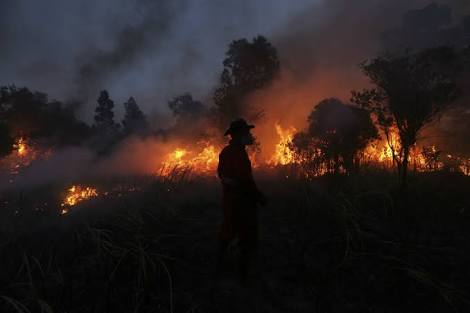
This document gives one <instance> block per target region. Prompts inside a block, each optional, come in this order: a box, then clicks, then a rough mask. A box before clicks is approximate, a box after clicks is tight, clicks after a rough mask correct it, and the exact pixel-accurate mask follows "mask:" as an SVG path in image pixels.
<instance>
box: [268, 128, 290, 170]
mask: <svg viewBox="0 0 470 313" xmlns="http://www.w3.org/2000/svg"><path fill="white" fill-rule="evenodd" d="M275 127H276V132H277V135H278V136H279V142H278V143H277V144H276V147H275V151H274V155H273V156H272V157H271V159H270V160H269V161H268V164H270V165H286V164H290V163H294V161H295V155H294V151H292V150H291V148H290V147H289V145H290V144H291V143H292V140H293V139H294V134H295V132H296V129H295V128H294V127H289V128H288V129H283V128H282V127H281V125H279V124H278V123H276V125H275Z"/></svg>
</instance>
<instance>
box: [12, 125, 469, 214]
mask: <svg viewBox="0 0 470 313" xmlns="http://www.w3.org/2000/svg"><path fill="white" fill-rule="evenodd" d="M274 130H275V134H276V136H277V137H278V141H277V143H276V144H275V147H274V153H273V154H272V155H271V156H270V157H269V158H265V160H264V161H263V160H261V162H260V161H259V160H258V157H259V156H258V155H257V154H256V152H253V153H250V159H252V163H253V166H254V167H258V166H262V165H263V164H264V165H265V166H267V167H276V166H286V165H290V164H295V163H297V162H299V160H298V159H297V158H296V156H295V152H294V151H293V150H292V149H291V147H290V144H291V142H292V140H293V138H294V134H295V133H296V129H295V128H294V127H283V126H281V125H280V124H279V123H275V124H274ZM196 147H202V148H199V149H195V148H194V147H177V148H175V149H174V150H173V151H171V152H170V153H168V154H167V156H166V157H165V158H164V160H163V161H161V163H160V165H159V166H157V168H158V170H157V171H156V175H157V176H160V177H168V176H171V175H172V174H173V173H174V172H175V171H187V172H191V173H195V174H197V175H215V170H216V167H217V164H218V154H219V152H220V150H221V149H222V146H220V145H217V144H213V143H211V142H210V141H205V142H198V143H197V144H196ZM399 147H400V146H399V139H398V134H397V132H396V131H392V132H391V133H390V135H389V137H388V140H387V139H386V136H383V135H382V138H381V139H379V140H377V141H375V142H372V143H371V144H369V145H368V146H367V147H366V148H365V149H364V150H363V151H362V154H361V163H362V164H375V165H378V166H380V167H383V168H384V169H392V168H394V165H395V161H394V158H393V154H394V153H396V151H398V150H399ZM425 149H426V147H417V146H415V147H413V149H412V151H411V153H410V159H409V161H410V169H412V170H414V171H417V172H426V171H436V170H442V169H444V168H445V169H447V170H448V171H451V172H461V173H463V174H465V175H467V176H470V158H461V157H458V156H453V155H450V154H442V153H441V151H438V149H437V147H435V146H430V147H427V149H428V150H427V153H428V154H431V155H434V159H433V161H432V162H433V163H432V164H431V165H430V162H429V159H428V160H427V159H426V157H425ZM394 151H395V152H394ZM50 153H51V150H44V151H41V150H40V149H37V148H36V147H35V146H34V144H33V143H32V142H31V141H30V140H28V139H26V138H23V137H19V138H17V140H16V141H15V145H14V151H13V153H12V154H11V155H10V156H8V157H7V158H5V160H3V166H5V165H6V168H7V170H8V171H9V174H10V177H11V179H10V181H13V179H14V177H15V175H18V173H19V172H20V170H21V168H24V167H27V166H29V165H30V164H31V163H32V162H33V161H34V160H35V159H38V158H44V157H47V155H49V154H50ZM324 167H325V166H324ZM326 172H327V170H326V167H325V168H324V170H322V169H320V170H319V172H318V173H320V174H319V175H321V174H323V173H326ZM154 174H155V173H154ZM104 194H106V193H104ZM97 196H98V192H97V190H96V188H94V187H91V186H81V185H73V186H71V187H70V188H69V189H67V192H66V195H65V198H64V200H63V202H62V203H61V210H60V212H61V214H66V213H68V212H69V210H70V208H71V207H73V206H75V205H77V204H78V203H80V202H82V201H86V200H88V199H91V198H93V197H97Z"/></svg>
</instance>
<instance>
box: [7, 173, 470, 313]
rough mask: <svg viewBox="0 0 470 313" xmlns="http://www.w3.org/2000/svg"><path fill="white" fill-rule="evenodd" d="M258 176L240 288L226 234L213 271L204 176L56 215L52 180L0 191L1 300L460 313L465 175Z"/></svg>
mask: <svg viewBox="0 0 470 313" xmlns="http://www.w3.org/2000/svg"><path fill="white" fill-rule="evenodd" d="M257 174H258V175H257V177H258V185H259V186H260V188H261V189H263V190H264V191H265V193H266V194H267V196H268V199H269V203H268V205H267V206H266V207H263V208H261V209H260V232H259V240H260V245H259V251H258V257H257V261H256V264H255V265H254V268H253V271H252V275H251V278H250V279H251V280H250V285H249V286H248V287H242V286H241V285H239V284H238V280H237V277H236V276H237V274H236V264H235V261H234V260H235V259H236V255H237V253H238V249H237V244H236V242H235V243H234V244H233V245H232V246H231V247H230V251H229V254H230V255H229V258H228V262H227V264H226V271H225V274H224V276H223V277H222V278H220V279H218V280H216V279H214V278H213V274H214V266H215V261H216V260H215V256H216V255H215V254H216V247H217V228H218V225H219V223H220V221H221V219H222V210H221V208H220V205H219V201H220V186H219V183H218V181H217V180H216V179H215V178H210V177H209V178H207V177H206V178H198V177H195V178H194V177H193V178H188V177H182V178H181V177H180V178H179V179H168V180H157V179H150V178H145V179H144V178H142V179H135V181H134V182H133V184H134V185H136V186H138V188H137V189H136V190H135V191H133V192H127V193H124V192H123V193H122V194H121V193H115V194H113V195H112V196H108V197H97V198H94V199H92V200H90V201H86V202H82V203H80V204H79V205H77V206H74V207H73V208H72V209H71V211H70V212H69V213H68V214H65V215H59V214H58V210H57V208H56V207H54V206H52V205H51V203H54V201H57V199H55V198H54V197H57V192H56V191H57V189H56V186H49V187H47V188H46V187H44V188H43V189H41V190H28V191H22V192H21V193H20V192H16V193H10V194H4V195H3V196H2V197H3V198H2V201H3V204H2V205H3V207H2V213H1V215H2V216H1V219H2V221H1V225H2V231H1V233H0V240H1V243H0V244H1V247H0V256H1V271H0V283H1V284H0V288H1V289H0V311H1V312H5V313H7V312H48V313H49V312H69V313H79V312H113V313H118V312H397V313H398V312H469V310H470V283H469V281H470V280H469V278H470V253H469V252H470V251H469V248H468V247H469V245H468V241H469V240H470V227H469V225H470V177H465V176H463V175H457V174H455V175H453V174H451V173H428V174H416V175H414V176H412V177H411V180H410V185H409V190H408V191H407V193H401V192H398V190H397V188H396V186H397V184H396V177H395V176H394V175H393V174H390V173H387V172H382V171H376V172H370V173H367V175H361V176H350V177H327V176H324V177H319V178H315V179H312V180H305V179H296V178H288V177H286V176H287V175H286V173H285V172H283V171H282V170H279V171H278V172H275V173H273V172H270V173H257ZM108 183H109V182H107V183H106V184H108ZM103 184H104V185H105V183H103ZM104 185H103V186H104ZM37 199H41V201H42V202H41V203H43V202H44V201H48V203H49V208H47V207H41V208H39V209H38V206H37V204H36V203H35V201H36V202H37V201H39V200H37ZM44 199H46V200H44ZM52 208H54V209H52Z"/></svg>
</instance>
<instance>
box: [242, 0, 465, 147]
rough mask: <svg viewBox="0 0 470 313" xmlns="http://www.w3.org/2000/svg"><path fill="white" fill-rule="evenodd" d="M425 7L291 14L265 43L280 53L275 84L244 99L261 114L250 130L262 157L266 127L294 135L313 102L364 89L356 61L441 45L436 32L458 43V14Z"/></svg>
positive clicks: (338, 6)
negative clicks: (290, 130) (413, 19)
mask: <svg viewBox="0 0 470 313" xmlns="http://www.w3.org/2000/svg"><path fill="white" fill-rule="evenodd" d="M428 5H429V1H419V0H416V1H401V0H400V1H377V0H367V1H360V2H357V1H356V2H352V1H346V0H334V1H328V2H326V1H325V2H323V3H320V4H318V5H317V6H315V8H314V10H312V11H305V12H304V13H303V14H299V15H298V16H295V17H292V18H291V20H290V21H289V23H288V25H287V26H286V27H285V29H284V31H281V32H279V33H277V34H276V36H275V37H274V38H273V41H274V45H275V46H276V47H277V48H278V50H279V54H280V56H281V65H282V74H281V76H280V79H279V80H277V81H275V82H273V84H272V85H271V86H269V87H268V88H266V89H264V90H261V91H259V92H256V93H255V94H253V95H252V96H251V97H250V98H249V99H248V100H247V101H250V102H251V103H252V104H253V105H254V106H257V107H258V108H260V109H262V110H264V112H265V118H264V120H263V121H260V125H259V127H258V128H257V130H256V132H257V135H258V137H259V138H260V141H261V142H262V144H263V147H264V148H263V154H264V155H265V156H269V155H271V154H272V152H273V150H274V143H275V142H276V140H278V138H277V135H276V130H275V128H274V127H273V123H274V122H278V123H280V125H281V126H284V127H285V128H287V127H288V126H291V125H294V126H295V127H296V129H297V130H302V129H303V128H304V127H305V126H306V123H307V116H308V115H309V113H310V112H311V111H312V110H313V108H314V107H315V105H316V104H317V103H318V102H320V101H321V100H323V99H325V98H330V97H336V98H339V99H341V100H342V101H345V102H349V99H350V95H351V90H360V89H362V88H366V87H368V86H369V81H368V80H367V78H366V77H365V75H364V74H363V73H362V72H361V70H360V67H359V64H360V63H361V62H363V61H365V60H367V59H370V58H373V57H376V56H377V55H380V54H382V53H385V52H403V51H404V48H406V49H411V50H413V49H420V48H423V47H431V46H436V45H439V44H443V43H447V42H446V41H436V38H435V37H433V35H434V36H436V34H438V35H439V37H441V38H454V39H455V42H454V43H457V44H462V42H463V41H464V39H465V38H466V37H465V36H466V34H465V33H464V32H463V31H462V30H463V27H462V19H461V16H460V15H462V14H463V13H462V12H461V11H459V12H458V13H459V14H458V15H459V16H456V17H454V19H453V20H452V19H451V17H450V16H449V12H450V11H451V8H452V7H447V6H446V5H443V6H438V5H436V4H432V5H429V6H428ZM410 12H411V13H410ZM467 12H469V11H467ZM410 14H412V15H413V16H416V17H417V21H416V22H415V23H410V22H409V19H410V18H409V16H410ZM418 18H419V19H418ZM446 18H447V20H446ZM449 19H450V20H449ZM443 21H444V22H443ZM410 24H411V25H410ZM418 25H424V26H423V27H424V28H420V27H418ZM423 34H424V35H425V36H424V35H423ZM467 35H470V34H467ZM468 37H469V38H470V36H468ZM468 42H470V41H468Z"/></svg>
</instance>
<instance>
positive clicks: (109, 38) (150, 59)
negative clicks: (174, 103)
mask: <svg viewBox="0 0 470 313" xmlns="http://www.w3.org/2000/svg"><path fill="white" fill-rule="evenodd" d="M314 2H315V1H314ZM311 3H312V1H308V0H301V1H296V2H295V3H286V2H285V1H282V0H275V1H269V3H268V2H265V1H235V0H233V1H224V2H214V1H210V0H201V1H190V0H176V1H175V0H160V1H149V0H135V1H127V0H105V1H99V2H97V1H86V0H82V1H74V2H73V3H70V2H64V1H59V0H44V1H41V2H40V3H39V2H31V1H27V0H19V1H16V0H15V1H14V0H5V1H2V3H1V4H0V23H1V24H0V32H1V33H0V35H1V37H2V42H3V43H6V44H4V46H2V49H0V62H1V66H0V67H1V68H2V71H1V72H0V84H12V83H15V84H17V85H20V86H21V85H25V86H28V87H30V88H31V89H37V90H42V91H45V92H47V93H49V94H50V95H51V96H52V97H53V98H60V99H65V100H69V99H73V100H80V101H81V102H83V108H82V110H81V115H82V117H83V118H84V119H86V120H87V121H90V120H91V115H92V114H93V109H92V108H93V107H94V105H95V104H96V103H95V102H96V98H97V96H98V93H99V91H100V90H102V89H108V91H109V92H110V95H111V97H112V98H113V100H115V102H116V103H118V104H119V103H123V102H124V101H125V100H127V99H128V98H129V96H134V97H135V98H136V100H137V102H138V103H139V104H140V105H141V106H142V107H143V109H144V111H145V112H146V113H148V114H151V113H159V112H160V113H161V112H164V113H168V112H167V111H166V102H167V101H168V100H169V99H171V98H173V97H174V96H176V95H179V94H181V93H183V92H191V93H192V94H193V95H194V96H195V97H196V98H206V99H207V98H209V95H210V92H211V90H212V88H213V87H214V85H215V83H216V81H217V79H218V75H219V72H220V70H221V67H222V60H223V57H224V52H225V49H226V47H227V46H228V44H229V43H230V41H232V40H233V39H236V38H240V37H254V36H256V35H258V34H266V35H268V36H269V35H270V34H273V33H274V31H275V29H277V28H281V27H282V25H283V24H284V23H285V21H286V20H287V19H288V18H289V17H290V16H292V15H295V14H297V13H298V12H300V11H302V10H304V9H306V8H308V7H310V6H311ZM118 108H120V106H118ZM119 113H120V112H118V116H119V115H120V114H119Z"/></svg>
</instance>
